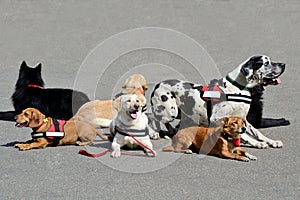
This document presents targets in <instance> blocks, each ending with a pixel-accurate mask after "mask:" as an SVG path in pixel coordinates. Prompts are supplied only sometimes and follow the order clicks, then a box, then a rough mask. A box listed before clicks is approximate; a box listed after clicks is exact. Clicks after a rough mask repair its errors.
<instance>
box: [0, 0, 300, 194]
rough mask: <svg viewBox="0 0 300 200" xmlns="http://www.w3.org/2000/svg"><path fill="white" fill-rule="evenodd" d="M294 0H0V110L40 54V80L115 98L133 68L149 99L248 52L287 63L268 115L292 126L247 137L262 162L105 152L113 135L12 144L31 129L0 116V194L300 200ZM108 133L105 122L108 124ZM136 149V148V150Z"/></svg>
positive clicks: (297, 13)
mask: <svg viewBox="0 0 300 200" xmlns="http://www.w3.org/2000/svg"><path fill="white" fill-rule="evenodd" d="M299 19H300V1H297V0H287V1H279V0H275V1H271V0H263V1H261V0H253V1H237V0H236V1H235V0H212V1H203V0H191V1H171V0H170V1H169V0H167V1H158V0H156V1H135V0H134V1H120V0H119V1H116V0H112V1H96V0H95V1H76V0H72V1H71V0H67V1H52V0H51V1H29V0H28V1H21V0H20V1H16V0H15V1H8V0H4V1H0V80H1V84H0V98H1V104H0V110H1V111H5V110H12V109H13V107H12V104H11V101H10V96H11V95H12V93H13V91H14V85H15V82H16V80H17V77H18V70H19V66H20V64H21V62H22V61H23V60H26V62H27V64H28V65H30V66H35V65H37V64H38V63H42V74H43V79H44V81H45V83H46V87H49V88H53V87H59V88H73V89H76V90H81V91H83V92H85V93H87V94H88V96H89V97H90V99H111V98H112V96H113V95H114V94H116V92H117V91H118V90H119V88H120V85H121V84H122V82H123V81H124V80H125V79H126V78H127V77H128V76H129V75H130V74H132V73H142V74H143V75H144V76H145V77H146V79H147V81H148V83H149V91H148V92H147V97H149V95H150V93H151V90H152V89H153V87H154V85H155V84H156V83H157V82H159V81H162V80H165V79H167V78H180V79H185V80H189V81H193V82H199V83H203V82H206V81H208V80H210V79H211V78H219V77H222V76H224V75H226V73H228V72H229V71H231V70H233V69H234V68H235V67H237V66H238V65H239V64H240V63H241V62H243V61H244V60H246V59H247V58H248V57H250V56H252V55H255V54H265V55H268V56H270V57H271V59H272V60H274V61H280V62H284V63H286V71H285V73H284V74H283V75H282V76H281V80H282V84H281V85H278V86H270V87H268V88H267V89H266V91H265V95H264V116H265V117H272V118H281V117H284V118H286V119H288V120H290V122H291V125H289V126H285V127H274V128H268V129H261V131H262V132H263V133H264V134H265V135H266V136H268V137H270V138H273V139H279V140H282V141H283V144H284V147H283V148H282V149H273V148H268V149H254V148H248V147H246V148H245V149H247V150H248V151H249V152H250V153H252V154H253V155H255V156H256V157H258V160H257V161H250V162H247V163H245V162H239V161H233V160H224V159H220V158H216V157H212V156H204V155H197V154H193V155H184V154H175V153H166V152H162V151H161V148H162V147H163V146H164V145H167V144H169V143H170V141H169V140H165V139H161V140H158V141H153V145H154V149H155V150H156V151H157V153H158V156H157V157H156V158H145V157H139V156H126V155H123V156H121V158H119V159H113V158H110V156H109V154H107V155H104V156H102V157H99V158H89V157H85V156H83V155H80V154H78V151H79V150H80V149H85V150H87V151H89V152H93V153H99V152H102V151H105V150H106V149H108V148H110V144H109V143H107V142H104V141H101V140H100V139H99V138H98V139H97V140H96V141H95V144H94V145H92V146H88V147H78V146H64V147H56V148H50V147H49V148H46V149H42V150H30V151H25V152H22V151H19V150H18V149H16V148H14V144H15V143H17V142H22V141H26V140H28V139H30V132H31V130H30V129H26V128H23V129H17V128H15V127H14V123H13V122H5V121H0V132H1V133H0V168H1V176H0V199H299V196H300V170H299V165H300V161H299V160H300V157H299V149H300V145H299V144H300V143H299V141H300V137H299V127H300V123H299V114H300V112H299V106H298V103H299V100H300V99H299V89H298V85H299V83H300V81H299V76H298V74H299V73H300V68H299V66H298V65H299V63H300V56H299V53H300V51H299V49H300V38H299V35H300V33H299V31H300V29H299V27H300V20H299ZM103 131H104V132H105V131H106V132H107V130H103ZM131 153H133V154H138V155H141V154H142V151H133V152H131Z"/></svg>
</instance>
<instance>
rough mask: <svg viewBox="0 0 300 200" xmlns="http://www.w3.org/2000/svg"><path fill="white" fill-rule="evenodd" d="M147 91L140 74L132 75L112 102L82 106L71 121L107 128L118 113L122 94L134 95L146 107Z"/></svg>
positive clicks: (101, 101)
mask: <svg viewBox="0 0 300 200" xmlns="http://www.w3.org/2000/svg"><path fill="white" fill-rule="evenodd" d="M146 90H148V86H147V82H146V79H145V78H144V76H142V75H141V74H133V75H131V76H130V77H128V78H127V79H126V81H125V83H124V84H123V86H122V90H121V92H120V93H119V94H117V95H116V98H115V99H114V100H94V101H91V102H88V103H85V104H84V105H82V106H81V107H80V108H79V110H78V112H77V113H76V114H75V115H74V117H73V118H72V119H74V120H75V121H83V122H87V123H89V124H90V125H92V126H93V127H94V128H107V127H109V124H110V122H111V121H112V119H113V118H114V116H115V115H116V114H117V113H118V112H119V111H120V108H121V104H120V101H119V98H118V97H119V96H122V95H124V94H136V95H138V97H139V99H140V100H141V101H142V103H143V104H144V106H146V98H145V97H144V95H145V92H146Z"/></svg>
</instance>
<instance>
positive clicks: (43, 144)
mask: <svg viewBox="0 0 300 200" xmlns="http://www.w3.org/2000/svg"><path fill="white" fill-rule="evenodd" d="M47 144H48V143H47V142H43V141H40V140H38V141H36V142H32V143H19V144H16V145H15V147H17V148H19V150H21V151H26V150H30V149H44V148H46V147H47Z"/></svg>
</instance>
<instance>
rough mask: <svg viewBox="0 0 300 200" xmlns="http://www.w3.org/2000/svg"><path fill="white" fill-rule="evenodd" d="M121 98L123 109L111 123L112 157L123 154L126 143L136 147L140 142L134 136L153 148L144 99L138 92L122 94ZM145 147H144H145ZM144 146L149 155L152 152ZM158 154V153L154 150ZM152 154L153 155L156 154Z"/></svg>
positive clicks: (130, 146)
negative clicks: (143, 109)
mask: <svg viewBox="0 0 300 200" xmlns="http://www.w3.org/2000/svg"><path fill="white" fill-rule="evenodd" d="M119 98H120V102H121V109H120V111H119V112H118V114H117V115H116V117H115V118H114V119H113V121H112V122H111V124H110V132H111V134H112V135H114V139H113V142H112V150H113V152H112V153H111V157H113V158H118V157H120V155H121V147H122V146H124V145H126V146H128V147H129V148H136V147H137V146H139V144H138V143H137V142H136V141H135V140H134V139H133V137H132V136H134V137H135V138H136V139H137V140H139V141H140V142H141V143H142V144H143V145H144V146H146V147H147V148H149V149H152V143H151V141H150V137H149V128H150V127H149V126H148V118H147V116H146V115H145V114H144V113H143V112H142V107H143V103H142V102H144V101H146V99H145V97H142V98H144V99H141V97H138V96H137V95H136V94H129V95H122V96H121V97H119ZM143 148H144V147H143ZM147 148H144V149H145V151H146V154H147V155H149V156H150V155H151V154H152V152H151V151H150V150H149V149H147ZM154 154H155V155H156V153H155V152H154ZM155 155H151V156H155Z"/></svg>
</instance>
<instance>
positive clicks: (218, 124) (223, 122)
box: [216, 117, 229, 126]
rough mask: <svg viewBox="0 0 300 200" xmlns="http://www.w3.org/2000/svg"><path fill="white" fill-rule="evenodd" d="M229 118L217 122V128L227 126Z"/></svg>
mask: <svg viewBox="0 0 300 200" xmlns="http://www.w3.org/2000/svg"><path fill="white" fill-rule="evenodd" d="M228 119H229V117H223V118H220V119H218V120H217V124H216V125H217V126H224V125H225V124H227V122H228Z"/></svg>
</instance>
